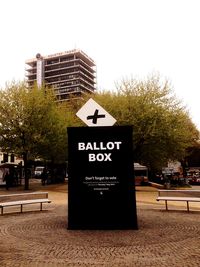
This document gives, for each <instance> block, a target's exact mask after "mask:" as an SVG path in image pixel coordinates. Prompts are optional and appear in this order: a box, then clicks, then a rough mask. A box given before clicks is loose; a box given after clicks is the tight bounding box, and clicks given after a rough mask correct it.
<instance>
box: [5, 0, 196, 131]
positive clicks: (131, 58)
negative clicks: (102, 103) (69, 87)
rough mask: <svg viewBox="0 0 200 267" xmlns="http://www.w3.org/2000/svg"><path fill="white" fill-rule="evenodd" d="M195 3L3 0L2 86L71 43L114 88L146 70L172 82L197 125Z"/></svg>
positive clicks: (142, 75)
mask: <svg viewBox="0 0 200 267" xmlns="http://www.w3.org/2000/svg"><path fill="white" fill-rule="evenodd" d="M199 14H200V1H199V0H2V1H0V25H1V39H0V40H1V50H0V87H1V88H2V87H4V86H5V82H10V81H12V80H13V79H14V80H16V81H21V80H24V78H25V60H26V59H30V58H34V57H35V55H36V54H37V53H40V54H42V55H44V56H45V55H49V54H54V53H58V52H63V51H67V50H71V49H74V48H77V49H81V50H83V51H84V52H85V53H86V54H88V56H90V57H91V58H92V59H93V60H94V61H95V62H96V65H97V85H98V88H100V89H105V90H113V89H114V88H115V83H116V82H119V81H121V80H122V78H127V77H131V76H132V77H138V78H141V79H143V78H144V79H146V77H147V76H149V75H151V74H152V73H157V72H158V73H159V74H160V75H161V77H163V78H166V79H168V80H169V81H170V82H171V85H172V88H173V89H174V91H175V93H176V95H177V97H178V98H179V99H181V100H182V101H183V103H184V104H186V105H187V108H188V110H189V112H190V115H191V118H192V120H193V122H194V123H195V124H196V125H197V127H198V128H199V129H200V116H199V103H200V99H199V97H200V78H199V77H200V38H199V33H200V29H199V28H200V15H199Z"/></svg>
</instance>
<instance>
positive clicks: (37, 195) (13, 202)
mask: <svg viewBox="0 0 200 267" xmlns="http://www.w3.org/2000/svg"><path fill="white" fill-rule="evenodd" d="M36 203H40V211H42V204H43V203H51V200H49V199H48V192H33V193H21V194H9V195H0V208H1V215H3V210H4V207H11V206H20V211H21V212H22V211H23V205H28V204H36Z"/></svg>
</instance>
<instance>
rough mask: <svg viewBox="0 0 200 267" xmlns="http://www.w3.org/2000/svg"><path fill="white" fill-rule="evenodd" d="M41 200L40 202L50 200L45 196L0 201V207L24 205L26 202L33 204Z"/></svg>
mask: <svg viewBox="0 0 200 267" xmlns="http://www.w3.org/2000/svg"><path fill="white" fill-rule="evenodd" d="M41 202H42V203H44V202H48V203H51V200H49V199H47V198H45V199H32V200H20V201H10V202H4V203H0V207H8V206H17V205H26V204H35V203H41Z"/></svg>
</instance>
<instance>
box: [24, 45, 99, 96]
mask: <svg viewBox="0 0 200 267" xmlns="http://www.w3.org/2000/svg"><path fill="white" fill-rule="evenodd" d="M26 78H27V82H28V85H29V86H30V87H31V86H33V85H34V83H35V82H37V85H38V86H41V85H42V84H43V83H44V84H45V85H46V86H50V87H53V88H54V90H55V94H56V97H57V100H58V101H65V100H67V99H68V98H69V94H73V96H74V97H80V96H81V95H82V94H85V93H93V92H94V91H95V89H96V65H95V63H94V61H93V60H92V59H91V58H90V57H88V56H87V55H86V54H85V53H84V52H83V51H81V50H78V49H74V50H70V51H66V52H61V53H57V54H53V55H48V56H42V55H40V54H37V55H36V58H34V59H29V60H26Z"/></svg>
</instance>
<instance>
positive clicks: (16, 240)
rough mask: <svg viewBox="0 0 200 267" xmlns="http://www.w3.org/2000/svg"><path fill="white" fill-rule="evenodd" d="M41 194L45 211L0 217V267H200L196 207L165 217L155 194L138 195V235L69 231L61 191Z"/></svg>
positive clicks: (199, 212) (51, 189)
mask: <svg viewBox="0 0 200 267" xmlns="http://www.w3.org/2000/svg"><path fill="white" fill-rule="evenodd" d="M45 190H48V191H49V197H50V199H52V201H53V202H52V204H50V205H46V206H45V205H44V208H45V210H44V211H42V212H39V211H36V209H37V206H34V208H35V210H34V211H28V210H31V209H30V207H28V206H27V207H25V210H26V209H27V212H24V213H22V214H20V213H13V214H5V215H4V216H0V266H1V267H11V266H12V267H25V266H26V267H29V266H30V267H53V266H67V267H68V266H69V267H76V266H78V267H79V266H81V267H82V266H95V267H96V266H99V267H100V266H101V267H112V266H113V267H118V266H119V267H126V266H134V267H137V266H138V267H143V266H144V267H171V266H173V267H199V266H200V223H199V222H200V207H199V209H198V208H196V207H195V208H194V209H193V211H191V212H190V213H187V212H186V211H185V207H184V204H183V206H182V207H181V206H179V207H178V209H172V210H171V211H169V212H166V211H165V210H164V206H163V205H161V204H160V203H157V202H156V201H155V192H153V191H152V192H151V191H149V192H145V191H144V192H137V210H138V224H139V230H123V231H122V230H114V231H110V230H106V231H103V230H93V231H90V230H84V231H80V230H68V229H67V192H66V190H65V187H64V186H63V185H61V186H58V187H57V188H54V187H49V188H48V186H47V187H46V188H45ZM3 193H5V192H3V191H2V190H1V191H0V194H3ZM144 200H145V201H144ZM14 209H16V210H17V208H13V211H14ZM5 212H6V210H5Z"/></svg>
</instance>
